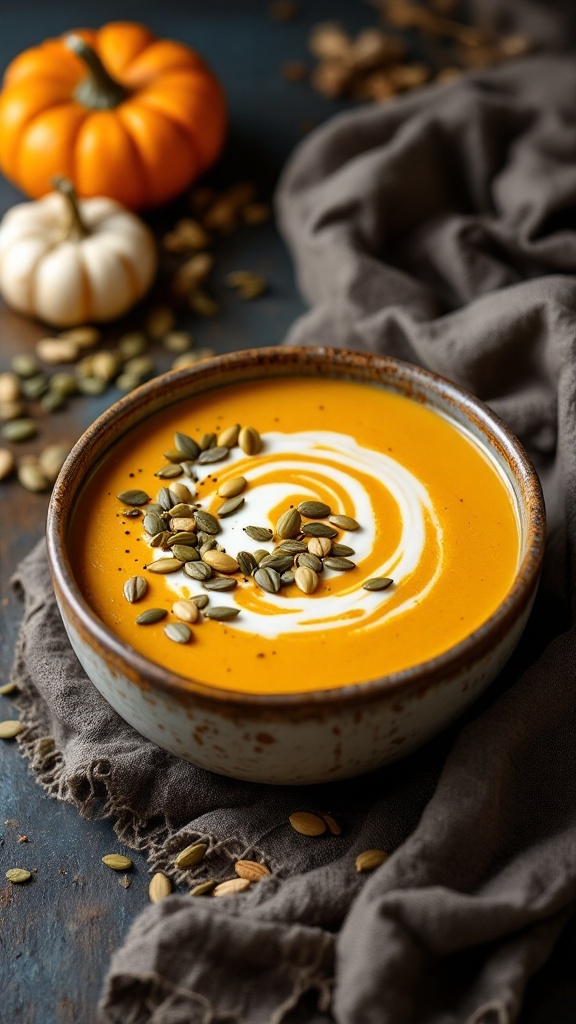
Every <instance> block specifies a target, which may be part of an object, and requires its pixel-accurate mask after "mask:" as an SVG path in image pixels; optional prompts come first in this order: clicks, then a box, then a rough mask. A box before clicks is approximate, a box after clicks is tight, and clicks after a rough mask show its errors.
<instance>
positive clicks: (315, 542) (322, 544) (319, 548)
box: [308, 537, 332, 558]
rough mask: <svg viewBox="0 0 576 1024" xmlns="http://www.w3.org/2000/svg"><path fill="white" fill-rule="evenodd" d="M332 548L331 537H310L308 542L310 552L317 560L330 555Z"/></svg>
mask: <svg viewBox="0 0 576 1024" xmlns="http://www.w3.org/2000/svg"><path fill="white" fill-rule="evenodd" d="M331 548H332V541H331V540H330V538H329V537H310V540H309V541H308V551H309V552H310V554H311V555H316V557H317V558H325V557H326V555H329V554H330V549H331Z"/></svg>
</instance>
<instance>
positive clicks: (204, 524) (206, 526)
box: [194, 509, 222, 536]
mask: <svg viewBox="0 0 576 1024" xmlns="http://www.w3.org/2000/svg"><path fill="white" fill-rule="evenodd" d="M194 519H195V521H196V524H197V526H198V529H199V530H202V531H203V532H204V533H209V534H212V535H213V536H215V535H216V534H217V533H220V532H221V529H222V528H221V526H220V523H219V522H218V520H217V519H216V518H215V517H214V516H213V515H210V513H209V512H204V511H203V510H202V509H198V510H197V511H196V512H195V513H194Z"/></svg>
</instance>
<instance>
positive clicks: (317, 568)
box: [294, 551, 324, 572]
mask: <svg viewBox="0 0 576 1024" xmlns="http://www.w3.org/2000/svg"><path fill="white" fill-rule="evenodd" d="M294 564H295V565H296V568H298V566H300V565H304V566H306V567H307V568H308V569H314V572H322V570H323V568H324V564H323V562H322V560H321V559H320V558H318V556H317V555H312V554H311V553H310V552H309V551H304V552H303V554H301V555H296V561H295V563H294Z"/></svg>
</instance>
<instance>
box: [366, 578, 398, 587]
mask: <svg viewBox="0 0 576 1024" xmlns="http://www.w3.org/2000/svg"><path fill="white" fill-rule="evenodd" d="M393 582H394V580H391V579H390V578H389V577H388V576H375V577H374V578H373V579H371V580H366V582H365V583H363V584H362V589H363V590H388V587H391V586H392V584H393Z"/></svg>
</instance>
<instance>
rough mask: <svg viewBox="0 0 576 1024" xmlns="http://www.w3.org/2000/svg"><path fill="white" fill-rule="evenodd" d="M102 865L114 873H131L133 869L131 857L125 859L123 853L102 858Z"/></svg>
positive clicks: (110, 854) (109, 854) (108, 854)
mask: <svg viewBox="0 0 576 1024" xmlns="http://www.w3.org/2000/svg"><path fill="white" fill-rule="evenodd" d="M102 863H103V864H105V865H106V867H107V868H112V871H129V870H130V868H131V867H132V861H131V860H130V857H124V856H123V855H122V854H121V853H107V854H106V856H104V857H102Z"/></svg>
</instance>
